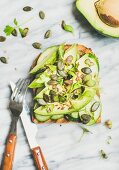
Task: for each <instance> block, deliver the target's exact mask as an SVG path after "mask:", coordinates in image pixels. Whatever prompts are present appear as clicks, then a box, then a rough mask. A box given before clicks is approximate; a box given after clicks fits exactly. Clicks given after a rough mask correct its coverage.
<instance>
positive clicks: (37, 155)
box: [32, 146, 48, 170]
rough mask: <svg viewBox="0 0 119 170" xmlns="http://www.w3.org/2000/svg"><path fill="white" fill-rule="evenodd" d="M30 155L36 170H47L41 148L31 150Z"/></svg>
mask: <svg viewBox="0 0 119 170" xmlns="http://www.w3.org/2000/svg"><path fill="white" fill-rule="evenodd" d="M32 153H33V157H34V160H35V163H36V165H37V168H38V170H48V166H47V164H46V161H45V158H44V156H43V153H42V151H41V148H40V147H39V146H37V147H35V148H33V149H32Z"/></svg>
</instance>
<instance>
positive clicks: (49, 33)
mask: <svg viewBox="0 0 119 170" xmlns="http://www.w3.org/2000/svg"><path fill="white" fill-rule="evenodd" d="M51 35H52V32H51V30H48V31H46V33H45V35H44V38H45V39H47V38H49V37H51Z"/></svg>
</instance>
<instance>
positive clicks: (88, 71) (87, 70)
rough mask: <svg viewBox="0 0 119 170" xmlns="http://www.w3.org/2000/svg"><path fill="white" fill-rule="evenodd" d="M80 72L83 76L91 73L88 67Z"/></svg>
mask: <svg viewBox="0 0 119 170" xmlns="http://www.w3.org/2000/svg"><path fill="white" fill-rule="evenodd" d="M81 71H82V72H83V73H84V74H90V73H92V70H91V69H90V68H89V67H84V68H82V69H81Z"/></svg>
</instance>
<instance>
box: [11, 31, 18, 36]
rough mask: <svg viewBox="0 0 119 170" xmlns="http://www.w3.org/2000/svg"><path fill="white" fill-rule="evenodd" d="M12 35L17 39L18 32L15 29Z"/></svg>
mask: <svg viewBox="0 0 119 170" xmlns="http://www.w3.org/2000/svg"><path fill="white" fill-rule="evenodd" d="M12 35H13V36H15V37H16V36H17V30H16V29H14V30H13V31H12Z"/></svg>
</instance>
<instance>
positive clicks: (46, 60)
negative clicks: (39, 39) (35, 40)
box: [30, 46, 59, 74]
mask: <svg viewBox="0 0 119 170" xmlns="http://www.w3.org/2000/svg"><path fill="white" fill-rule="evenodd" d="M58 47H59V46H53V47H49V48H47V49H46V50H45V51H44V52H43V53H42V54H41V55H40V57H39V59H38V61H37V65H36V66H35V67H34V68H33V69H32V70H31V71H30V73H31V74H34V73H36V72H37V71H38V70H39V69H41V68H43V67H44V66H45V65H48V64H54V62H55V61H56V57H57V51H58Z"/></svg>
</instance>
